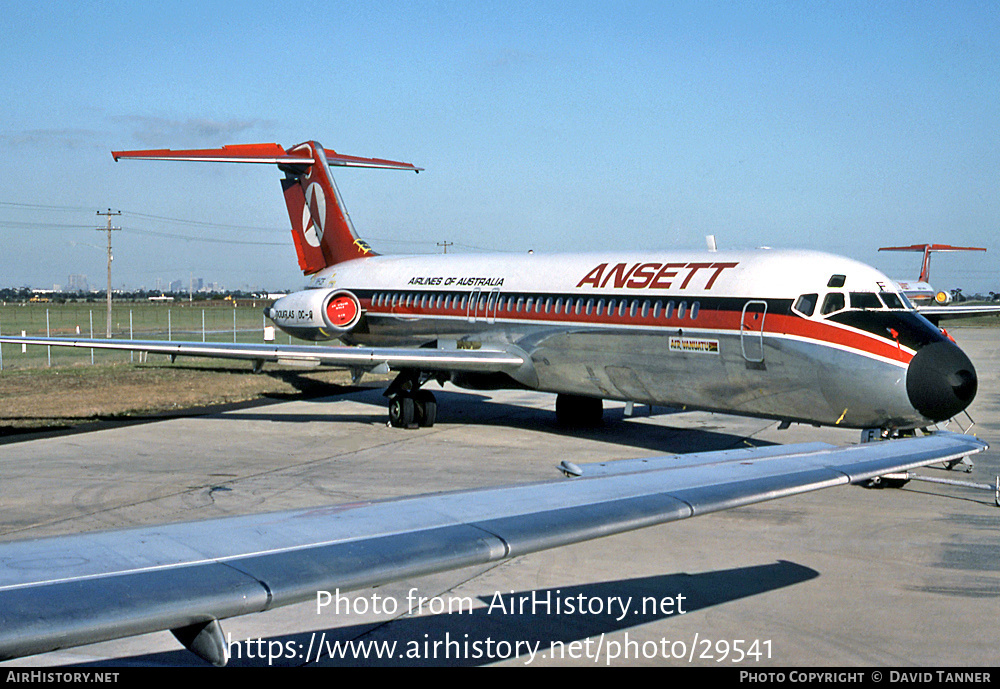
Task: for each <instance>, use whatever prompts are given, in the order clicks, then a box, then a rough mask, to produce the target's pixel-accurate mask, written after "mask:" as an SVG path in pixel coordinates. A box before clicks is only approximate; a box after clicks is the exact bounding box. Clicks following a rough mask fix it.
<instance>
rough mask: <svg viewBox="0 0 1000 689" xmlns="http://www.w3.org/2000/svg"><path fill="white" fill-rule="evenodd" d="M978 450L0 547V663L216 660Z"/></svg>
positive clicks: (658, 469) (411, 501)
mask: <svg viewBox="0 0 1000 689" xmlns="http://www.w3.org/2000/svg"><path fill="white" fill-rule="evenodd" d="M986 447H987V446H986V444H985V443H983V442H982V441H980V440H978V439H975V438H972V437H969V436H961V435H955V434H950V433H942V434H935V435H932V436H927V437H923V438H917V439H908V440H894V441H889V442H882V443H869V444H865V445H859V446H851V447H833V446H824V445H822V444H816V443H810V444H806V445H800V446H787V447H784V448H782V449H780V450H775V449H774V448H763V449H762V450H761V451H754V450H745V451H744V450H739V451H728V452H719V453H703V454H699V455H697V456H696V457H692V458H688V459H685V458H684V457H665V458H657V459H656V460H655V461H651V462H649V463H648V464H642V463H635V464H633V465H631V466H629V467H628V468H627V469H626V470H625V471H624V472H617V473H610V474H607V475H595V476H593V477H589V478H588V477H587V473H586V472H584V477H582V478H577V479H573V480H570V481H550V482H542V483H533V484H525V485H519V486H506V487H499V488H486V489H480V490H473V491H461V492H454V493H442V494H436V495H426V496H419V497H410V498H402V499H397V500H391V501H386V502H362V503H356V504H350V505H342V506H334V507H318V508H313V509H303V510H295V511H289V512H281V513H273V514H260V515H251V516H244V517H233V518H224V519H215V520H208V521H202V522H189V523H179V524H170V525H165V526H158V527H146V528H139V529H131V530H124V531H115V532H104V533H87V534H78V535H72V536H64V537H56V538H47V539H40V540H34V541H20V542H13V543H7V544H3V545H0V658H13V657H19V656H24V655H31V654H35V653H42V652H45V651H51V650H55V649H58V648H66V647H71V646H75V645H81V644H87V643H92V642H96V641H103V640H109V639H115V638H121V637H126V636H131V635H136V634H142V633H146V632H151V631H157V630H163V629H171V630H172V631H173V632H174V634H175V636H177V638H178V639H180V640H181V641H182V642H183V643H184V644H185V645H186V646H187V647H188V648H190V649H191V650H193V651H194V652H196V653H198V654H199V655H201V656H202V657H203V658H205V659H207V660H209V661H211V662H214V663H216V664H225V662H226V644H225V642H224V639H223V636H222V632H221V628H220V626H219V624H218V620H220V619H223V618H227V617H233V616H236V615H243V614H246V613H250V612H260V611H264V610H269V609H271V608H274V607H278V606H282V605H288V604H292V603H297V602H301V601H304V600H308V599H311V598H314V597H315V596H316V592H317V591H318V590H334V589H340V590H341V591H347V590H351V589H358V588H363V587H367V586H372V585H378V584H382V583H386V582H389V581H395V580H400V579H406V578H410V577H415V576H419V575H423V574H428V573H432V572H438V571H444V570H448V569H457V568H460V567H466V566H469V565H474V564H482V563H488V562H494V561H497V560H501V559H504V558H507V557H514V556H517V555H522V554H525V553H530V552H534V551H538V550H544V549H547V548H554V547H558V546H562V545H567V544H570V543H576V542H580V541H584V540H588V539H592V538H598V537H601V536H606V535H610V534H614V533H620V532H623V531H629V530H632V529H638V528H642V527H646V526H652V525H655V524H662V523H665V522H670V521H675V520H679V519H685V518H688V517H692V516H698V515H701V514H707V513H710V512H714V511H719V510H726V509H731V508H733V507H739V506H741V505H747V504H752V503H756V502H762V501H765V500H771V499H775V498H781V497H786V496H789V495H794V494H798V493H803V492H807V491H812V490H818V489H820V488H828V487H831V486H835V485H843V484H847V483H856V482H859V481H863V480H866V479H868V478H872V477H875V476H879V475H882V474H885V473H890V472H897V471H906V470H908V469H912V468H915V467H918V466H923V465H926V464H931V463H934V462H941V461H948V460H951V459H957V458H960V457H964V456H968V455H970V454H975V453H978V452H981V451H983V450H985V449H986ZM595 473H599V472H595ZM220 534H225V538H220V537H219V536H220Z"/></svg>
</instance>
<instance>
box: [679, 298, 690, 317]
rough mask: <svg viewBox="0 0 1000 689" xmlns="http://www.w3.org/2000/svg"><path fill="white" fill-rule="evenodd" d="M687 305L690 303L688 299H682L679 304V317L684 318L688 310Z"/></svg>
mask: <svg viewBox="0 0 1000 689" xmlns="http://www.w3.org/2000/svg"><path fill="white" fill-rule="evenodd" d="M687 307H688V303H687V302H686V301H682V302H681V303H680V304H678V305H677V317H678V318H684V313H685V312H686V311H687Z"/></svg>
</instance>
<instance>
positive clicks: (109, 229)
mask: <svg viewBox="0 0 1000 689" xmlns="http://www.w3.org/2000/svg"><path fill="white" fill-rule="evenodd" d="M97 214H98V215H106V216H108V226H107V227H98V228H97V231H98V232H107V233H108V335H107V336H108V338H109V339H110V337H111V232H112V230H120V229H122V228H120V227H111V216H113V215H121V214H122V212H121V211H113V210H111V209H110V208H109V209H108V210H106V211H97Z"/></svg>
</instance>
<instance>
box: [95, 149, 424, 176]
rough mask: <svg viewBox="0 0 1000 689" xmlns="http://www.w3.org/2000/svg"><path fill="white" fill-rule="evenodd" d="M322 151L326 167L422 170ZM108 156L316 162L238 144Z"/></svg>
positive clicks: (305, 155)
mask: <svg viewBox="0 0 1000 689" xmlns="http://www.w3.org/2000/svg"><path fill="white" fill-rule="evenodd" d="M323 151H324V153H325V154H326V162H327V163H328V164H330V165H339V166H344V167H373V168H383V169H387V170H410V171H412V172H420V171H421V170H423V168H419V167H416V166H415V165H411V164H410V163H402V162H399V161H396V160H383V159H381V158H359V157H357V156H348V155H341V154H340V153H337V152H336V151H334V150H331V149H323ZM111 155H112V156H113V157H114V159H115V160H116V161H117V160H121V159H122V158H125V159H132V160H184V161H189V162H199V163H272V164H275V163H276V164H279V165H312V164H313V163H315V162H316V159H315V158H314V157H313V156H311V155H309V151H308V149H307V148H302V147H296V148H295V149H294V151H286V150H285V149H284V148H282V147H281V146H280V145H278V144H238V145H233V146H223V147H222V148H198V149H187V150H179V151H172V150H170V149H166V148H162V149H152V150H145V151H112V152H111Z"/></svg>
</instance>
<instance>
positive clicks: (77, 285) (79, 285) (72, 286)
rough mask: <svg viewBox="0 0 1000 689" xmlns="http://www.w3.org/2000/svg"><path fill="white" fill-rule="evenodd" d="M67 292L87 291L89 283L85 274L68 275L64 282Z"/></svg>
mask: <svg viewBox="0 0 1000 689" xmlns="http://www.w3.org/2000/svg"><path fill="white" fill-rule="evenodd" d="M66 291H67V292H89V291H90V285H89V284H88V283H87V276H86V275H82V274H79V273H76V274H73V275H70V276H69V281H68V282H67V284H66Z"/></svg>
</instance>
